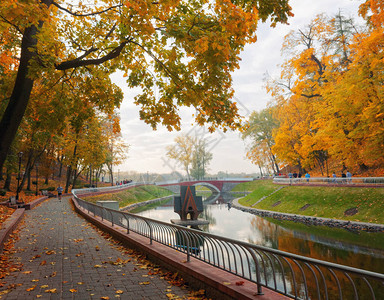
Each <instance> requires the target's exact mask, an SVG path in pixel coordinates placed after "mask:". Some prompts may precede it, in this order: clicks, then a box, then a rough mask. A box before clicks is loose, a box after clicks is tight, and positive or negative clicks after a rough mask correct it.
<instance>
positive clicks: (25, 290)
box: [0, 198, 189, 300]
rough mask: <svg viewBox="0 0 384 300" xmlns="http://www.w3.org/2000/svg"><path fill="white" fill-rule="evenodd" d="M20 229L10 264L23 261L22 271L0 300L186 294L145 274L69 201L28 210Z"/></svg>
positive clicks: (133, 258) (53, 201) (9, 279)
mask: <svg viewBox="0 0 384 300" xmlns="http://www.w3.org/2000/svg"><path fill="white" fill-rule="evenodd" d="M19 228H20V233H19V236H20V239H19V240H18V241H17V242H16V244H15V247H16V248H17V249H18V251H17V253H16V254H14V255H13V256H12V260H13V261H17V262H20V263H22V264H23V269H22V270H21V271H20V272H13V273H11V275H10V276H8V277H7V278H5V280H6V281H7V285H9V284H11V283H12V284H15V285H16V287H15V288H12V289H10V292H9V293H6V294H1V291H4V290H5V288H6V287H3V288H2V289H1V291H0V295H1V296H0V299H7V300H13V299H19V300H21V299H22V300H24V299H118V298H120V299H169V298H168V296H167V294H168V295H170V294H173V295H174V296H175V297H180V298H183V297H186V296H187V295H188V292H189V291H188V290H186V289H185V288H181V287H177V286H170V284H169V283H168V281H167V280H166V279H164V277H161V275H160V274H158V275H155V274H150V275H148V272H149V271H148V269H146V267H145V265H143V264H141V263H140V262H139V261H137V260H136V258H137V257H136V256H132V255H129V253H127V251H123V250H122V249H121V248H120V247H117V246H116V244H114V243H113V242H111V241H109V240H108V239H106V238H104V237H103V236H101V235H100V233H98V232H97V230H96V229H94V228H93V227H92V226H91V225H90V224H89V223H88V222H86V221H85V220H84V219H83V218H81V217H80V216H78V215H77V214H76V213H75V212H74V211H73V210H72V207H71V206H70V204H69V200H68V198H63V200H62V201H61V202H59V201H58V200H57V199H56V198H51V199H49V200H47V201H45V202H44V203H42V204H41V205H40V206H38V207H36V208H34V209H33V210H30V211H28V212H26V215H25V220H24V222H23V224H22V225H19ZM128 252H129V251H128ZM127 260H130V261H129V262H128V261H127ZM121 262H123V263H121ZM155 273H156V272H155ZM103 297H105V298H103ZM108 297H109V298H108Z"/></svg>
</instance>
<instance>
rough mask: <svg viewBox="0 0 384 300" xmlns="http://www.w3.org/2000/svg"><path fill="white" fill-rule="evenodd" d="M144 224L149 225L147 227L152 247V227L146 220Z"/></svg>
mask: <svg viewBox="0 0 384 300" xmlns="http://www.w3.org/2000/svg"><path fill="white" fill-rule="evenodd" d="M144 222H145V224H147V226H148V228H149V244H150V245H152V226H151V225H149V223H148V222H147V220H145V219H144Z"/></svg>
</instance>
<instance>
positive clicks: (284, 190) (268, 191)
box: [234, 180, 384, 224]
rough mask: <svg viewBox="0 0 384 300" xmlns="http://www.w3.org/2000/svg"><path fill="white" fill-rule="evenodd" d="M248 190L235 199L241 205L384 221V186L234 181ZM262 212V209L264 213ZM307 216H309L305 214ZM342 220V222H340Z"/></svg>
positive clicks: (320, 216)
mask: <svg viewBox="0 0 384 300" xmlns="http://www.w3.org/2000/svg"><path fill="white" fill-rule="evenodd" d="M236 190H240V191H241V190H248V191H252V192H251V193H250V194H249V195H247V196H246V197H244V198H241V199H240V200H239V204H240V205H241V206H242V207H245V208H249V209H256V210H259V211H260V212H262V211H268V212H271V213H272V214H273V212H277V213H283V214H288V215H294V216H303V217H305V218H306V220H307V221H308V220H310V219H313V218H318V219H320V220H321V218H326V219H337V220H341V221H346V222H348V221H349V222H360V223H373V224H384V215H383V214H382V211H383V209H384V203H383V201H382V199H384V189H381V188H380V189H378V188H362V187H316V186H284V187H282V186H280V185H275V184H273V183H272V181H271V180H257V181H253V182H249V183H243V184H240V185H238V186H237V187H236V188H235V189H234V191H236ZM264 213H265V212H263V214H264ZM308 217H310V218H308ZM342 223H343V224H344V222H342Z"/></svg>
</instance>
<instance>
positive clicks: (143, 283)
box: [139, 281, 151, 285]
mask: <svg viewBox="0 0 384 300" xmlns="http://www.w3.org/2000/svg"><path fill="white" fill-rule="evenodd" d="M139 284H140V285H147V284H151V283H150V282H149V281H143V282H140V283H139Z"/></svg>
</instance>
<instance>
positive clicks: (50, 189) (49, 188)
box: [44, 186, 55, 192]
mask: <svg viewBox="0 0 384 300" xmlns="http://www.w3.org/2000/svg"><path fill="white" fill-rule="evenodd" d="M44 190H47V191H48V192H52V191H54V190H55V187H54V186H49V187H47V188H46V189H44Z"/></svg>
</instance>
